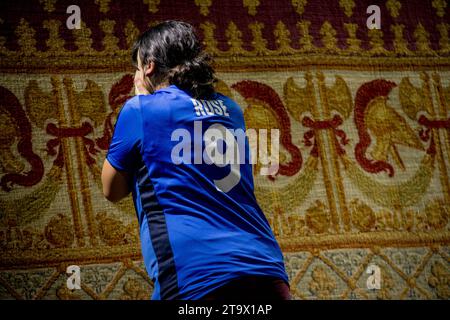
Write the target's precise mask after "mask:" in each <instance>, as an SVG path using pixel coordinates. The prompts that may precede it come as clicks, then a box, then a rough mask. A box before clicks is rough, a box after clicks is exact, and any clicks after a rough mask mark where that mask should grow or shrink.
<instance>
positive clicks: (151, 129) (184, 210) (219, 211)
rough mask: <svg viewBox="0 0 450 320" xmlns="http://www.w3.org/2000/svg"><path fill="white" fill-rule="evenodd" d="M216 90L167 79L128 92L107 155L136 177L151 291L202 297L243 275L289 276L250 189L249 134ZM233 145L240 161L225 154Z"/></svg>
mask: <svg viewBox="0 0 450 320" xmlns="http://www.w3.org/2000/svg"><path fill="white" fill-rule="evenodd" d="M211 98H212V99H210V100H196V99H192V97H191V96H189V95H188V94H187V93H186V92H185V91H183V90H180V89H179V88H177V87H176V86H175V85H171V86H169V87H166V88H163V89H160V90H157V91H155V92H154V93H153V94H151V95H138V96H135V97H133V98H131V99H129V100H128V101H127V102H126V103H125V105H124V106H123V108H122V110H121V111H120V113H119V116H118V118H117V122H116V124H115V129H114V135H113V138H112V141H111V145H110V148H109V151H108V154H107V159H108V161H109V162H110V164H111V165H112V166H113V167H115V168H116V169H117V170H122V171H127V172H129V173H130V174H131V175H132V176H133V177H134V178H133V186H132V196H133V201H134V205H135V208H136V213H137V216H138V220H139V227H140V239H141V248H142V255H143V258H144V263H145V266H146V269H147V272H148V273H149V275H150V277H151V279H152V280H153V281H154V291H153V296H152V299H199V298H201V297H202V296H204V295H205V294H207V293H208V292H210V291H212V290H214V289H217V288H218V287H220V286H222V285H224V284H226V283H227V282H229V281H231V280H233V279H235V278H237V277H240V276H245V275H265V276H272V277H276V278H280V279H283V280H284V281H286V282H288V277H287V274H286V271H285V267H284V262H283V255H282V252H281V250H280V247H279V246H278V243H277V241H276V240H275V237H274V235H273V233H272V230H271V228H270V226H269V224H268V222H267V219H266V217H265V216H264V214H263V212H262V210H261V209H260V207H259V206H258V204H257V201H256V198H255V195H254V192H253V189H254V187H253V176H252V165H251V164H250V163H249V162H250V161H249V157H250V155H249V145H248V139H246V138H245V136H244V139H242V136H240V135H239V134H237V135H234V136H233V135H228V134H231V133H233V132H235V133H239V132H244V131H245V123H244V117H243V113H242V110H241V108H240V107H239V105H237V104H236V102H234V101H233V100H231V99H230V98H228V97H226V96H224V95H222V94H220V93H216V94H214V96H213V97H211ZM214 133H216V134H217V133H223V134H224V135H223V139H221V140H220V141H218V139H216V137H217V135H214ZM230 137H231V138H230ZM233 142H237V143H236V144H235V145H233ZM235 146H238V147H236V148H235ZM231 152H233V155H234V158H233V157H229V158H227V159H228V160H230V159H231V160H233V159H234V160H236V159H239V161H231V160H230V161H228V162H227V161H225V162H224V161H222V162H221V161H220V159H223V156H224V155H226V154H227V153H231ZM221 156H222V158H221Z"/></svg>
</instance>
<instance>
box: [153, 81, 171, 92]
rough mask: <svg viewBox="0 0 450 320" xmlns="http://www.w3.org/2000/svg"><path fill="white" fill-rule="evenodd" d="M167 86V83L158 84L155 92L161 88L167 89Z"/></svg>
mask: <svg viewBox="0 0 450 320" xmlns="http://www.w3.org/2000/svg"><path fill="white" fill-rule="evenodd" d="M168 86H169V83H168V82H164V83H160V84H158V85H157V86H156V88H155V91H156V90H159V89H163V88H167V87H168Z"/></svg>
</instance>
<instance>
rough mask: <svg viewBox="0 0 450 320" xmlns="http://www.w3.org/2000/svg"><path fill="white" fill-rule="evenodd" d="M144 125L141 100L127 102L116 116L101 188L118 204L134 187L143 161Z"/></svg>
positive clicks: (134, 99) (134, 98) (104, 164)
mask: <svg viewBox="0 0 450 320" xmlns="http://www.w3.org/2000/svg"><path fill="white" fill-rule="evenodd" d="M141 127H142V122H141V119H140V111H139V97H137V96H136V97H133V98H131V99H129V100H127V102H126V103H125V105H124V106H123V107H122V109H121V110H120V112H119V115H118V116H117V121H116V123H115V125H114V133H113V136H112V138H111V144H110V146H109V149H108V153H107V155H106V159H105V162H104V163H103V169H102V176H101V180H102V189H103V195H104V196H105V198H106V199H107V200H109V201H111V202H117V201H119V200H121V199H123V198H124V197H126V196H127V195H128V194H129V193H130V191H131V188H132V178H133V174H134V171H135V169H136V164H137V163H138V162H139V159H140V151H139V150H140V144H141V134H142V130H141Z"/></svg>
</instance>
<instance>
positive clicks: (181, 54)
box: [132, 20, 217, 98]
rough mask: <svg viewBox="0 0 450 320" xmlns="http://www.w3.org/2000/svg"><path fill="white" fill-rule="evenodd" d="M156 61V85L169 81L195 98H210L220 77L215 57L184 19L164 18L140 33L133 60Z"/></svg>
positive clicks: (153, 78)
mask: <svg viewBox="0 0 450 320" xmlns="http://www.w3.org/2000/svg"><path fill="white" fill-rule="evenodd" d="M138 54H139V58H140V60H141V62H142V65H147V64H149V63H150V62H153V63H154V64H155V73H154V74H153V75H152V76H151V77H150V79H151V80H152V83H153V84H154V85H158V84H160V83H164V82H167V83H169V84H174V85H176V86H177V87H178V88H180V89H182V90H184V91H187V92H188V93H189V94H191V95H192V96H193V97H194V98H208V97H209V96H211V95H212V94H213V93H214V92H215V91H214V83H215V82H216V81H217V79H216V78H215V76H214V70H213V68H212V67H211V57H210V55H208V54H207V53H206V52H204V51H202V48H201V45H200V42H199V41H198V38H197V36H196V34H195V30H194V27H193V26H192V25H190V24H188V23H186V22H182V21H175V20H170V21H165V22H162V23H160V24H158V25H156V26H154V27H152V28H150V29H148V30H147V31H145V32H144V33H143V34H141V35H140V36H139V38H138V39H137V40H136V42H135V43H134V45H133V48H132V61H133V64H134V65H135V66H137V64H138V62H137V60H138Z"/></svg>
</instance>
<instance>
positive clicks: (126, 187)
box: [102, 159, 130, 202]
mask: <svg viewBox="0 0 450 320" xmlns="http://www.w3.org/2000/svg"><path fill="white" fill-rule="evenodd" d="M102 185H103V195H104V196H105V198H106V199H107V200H109V201H111V202H117V201H120V200H122V199H123V198H125V197H126V196H127V195H128V194H129V193H130V175H129V173H127V172H126V171H119V170H116V169H115V168H114V167H113V166H112V165H111V164H110V163H109V161H108V159H105V162H104V163H103V169H102Z"/></svg>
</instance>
